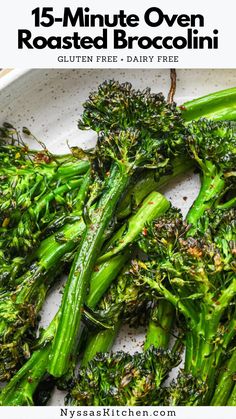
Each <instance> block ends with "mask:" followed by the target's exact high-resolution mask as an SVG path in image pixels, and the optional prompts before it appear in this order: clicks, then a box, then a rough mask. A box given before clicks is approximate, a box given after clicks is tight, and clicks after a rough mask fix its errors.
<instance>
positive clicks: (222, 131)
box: [187, 119, 236, 235]
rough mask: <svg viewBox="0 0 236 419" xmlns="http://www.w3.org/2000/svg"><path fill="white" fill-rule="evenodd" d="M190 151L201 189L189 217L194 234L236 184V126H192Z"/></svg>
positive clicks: (202, 122)
mask: <svg viewBox="0 0 236 419" xmlns="http://www.w3.org/2000/svg"><path fill="white" fill-rule="evenodd" d="M188 129H189V136H188V141H187V143H188V144H187V147H188V150H189V153H190V154H191V156H192V157H193V159H194V160H195V161H196V163H197V164H198V166H199V168H200V171H201V189H200V192H199V195H198V197H197V198H196V200H195V201H194V204H193V206H192V208H191V209H190V211H189V212H188V215H187V222H188V223H189V224H192V225H193V227H192V228H191V229H190V231H189V234H190V235H192V234H194V231H195V230H196V227H197V222H198V220H199V219H200V218H201V217H202V216H203V215H204V213H205V211H208V210H210V209H211V208H214V207H217V204H219V203H220V201H221V199H222V196H223V195H224V194H225V192H226V190H227V189H228V188H230V186H231V183H232V182H234V183H235V174H236V172H235V167H236V124H235V123H234V122H225V121H224V122H214V121H208V120H206V119H202V120H199V121H197V122H193V123H191V124H190V125H189V127H188Z"/></svg>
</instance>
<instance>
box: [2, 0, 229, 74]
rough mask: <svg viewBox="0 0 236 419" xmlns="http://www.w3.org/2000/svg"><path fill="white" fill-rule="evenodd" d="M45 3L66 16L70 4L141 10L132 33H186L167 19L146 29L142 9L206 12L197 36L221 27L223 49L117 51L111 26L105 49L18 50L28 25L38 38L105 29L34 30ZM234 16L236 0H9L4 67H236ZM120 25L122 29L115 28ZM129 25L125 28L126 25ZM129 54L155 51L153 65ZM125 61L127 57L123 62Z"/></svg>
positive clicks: (102, 10)
mask: <svg viewBox="0 0 236 419" xmlns="http://www.w3.org/2000/svg"><path fill="white" fill-rule="evenodd" d="M39 6H41V7H42V6H45V7H54V9H55V11H54V15H55V16H56V17H60V16H62V9H63V7H65V6H69V7H71V8H72V10H75V9H76V7H78V6H81V7H86V6H88V7H90V12H91V13H94V14H96V13H100V14H104V13H107V14H111V15H112V14H114V13H118V12H119V10H120V9H124V10H125V12H126V13H127V14H133V13H135V14H137V15H139V17H140V24H139V26H138V27H136V28H126V30H127V34H129V35H130V36H135V35H137V36H139V37H140V36H144V35H146V36H149V37H151V38H153V37H155V36H163V37H164V36H167V35H170V36H179V35H180V36H185V34H186V32H187V28H180V27H179V26H178V25H177V24H175V26H174V27H173V28H169V27H168V26H167V25H166V24H165V23H163V24H162V25H161V26H160V27H158V28H151V27H148V26H147V25H146V24H145V23H144V19H143V15H144V12H145V11H146V10H147V9H148V8H149V7H152V6H156V7H159V8H161V9H162V10H163V12H164V13H166V14H168V15H169V16H171V15H172V14H188V15H189V14H198V13H199V14H202V15H204V17H205V27H204V28H198V27H197V28H196V29H198V30H199V35H202V36H212V35H213V34H212V31H213V30H214V29H218V30H219V35H218V36H219V49H218V50H207V49H205V50H190V49H183V50H174V49H173V50H165V49H161V50H159V49H154V48H150V49H148V50H143V49H140V48H138V47H136V48H133V49H132V50H126V49H122V50H113V49H112V44H113V42H112V41H113V36H112V34H113V29H114V28H110V29H109V31H110V35H109V39H110V43H109V49H107V50H96V49H89V50H84V49H77V50H75V49H70V50H62V51H60V50H50V49H43V50H36V49H33V50H32V49H31V50H28V49H23V50H18V49H17V37H18V35H17V32H18V29H20V28H21V29H30V30H31V31H32V32H33V34H34V36H38V35H42V36H46V37H49V36H66V35H68V36H69V35H72V33H73V32H74V31H78V32H79V34H80V35H81V36H85V35H90V36H92V37H94V36H97V35H99V34H100V32H101V28H99V27H96V28H79V27H75V28H72V27H68V28H63V27H62V25H61V24H60V23H55V24H54V25H53V26H52V27H50V28H43V27H41V28H35V27H34V18H33V16H32V15H31V11H32V10H33V9H34V8H35V7H39ZM235 15H236V2H235V0H227V1H224V2H222V1H221V2H220V1H217V2H216V1H212V0H198V1H197V2H193V1H189V0H178V1H176V0H168V1H166V0H158V1H156V0H155V1H154V0H139V1H138V0H129V1H127V0H119V2H112V1H109V0H99V1H98V2H95V1H92V0H86V1H84V0H81V1H79V2H78V1H76V0H67V1H66V0H21V1H16V0H7V1H4V2H3V1H2V2H1V6H0V67H2V68H4V67H5V68H9V67H19V68H27V67H33V68H43V67H44V68H45V67H47V68H50V67H52V68H55V67H58V68H63V67H65V68H66V67H67V68H68V67H71V68H73V67H78V68H79V67H80V68H81V67H83V68H86V67H90V68H91V67H93V68H95V67H97V68H99V67H100V68H101V67H106V68H111V67H112V68H115V67H116V68H129V67H133V68H134V67H135V68H144V67H145V68H170V67H173V66H174V67H175V68H236V54H235V47H234V42H235V38H236V37H235V33H236V25H235ZM117 29H119V28H118V27H117ZM123 29H125V28H123ZM58 55H63V56H70V55H94V56H95V57H96V55H118V63H96V62H95V60H94V62H93V63H92V64H91V63H59V62H58V61H57V57H58ZM127 55H132V56H134V55H137V56H140V55H141V56H143V55H153V56H154V60H153V62H152V63H140V62H139V63H127V62H126V56H127ZM158 55H160V56H162V55H179V62H178V63H175V64H174V65H173V64H170V63H169V62H167V63H163V62H160V63H158V62H157V60H156V57H157V56H158ZM121 59H123V61H121Z"/></svg>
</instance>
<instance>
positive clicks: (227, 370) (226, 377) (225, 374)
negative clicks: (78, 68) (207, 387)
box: [210, 349, 236, 406]
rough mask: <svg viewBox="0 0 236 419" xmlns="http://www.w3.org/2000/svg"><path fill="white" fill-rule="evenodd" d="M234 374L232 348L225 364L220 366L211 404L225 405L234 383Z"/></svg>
mask: <svg viewBox="0 0 236 419" xmlns="http://www.w3.org/2000/svg"><path fill="white" fill-rule="evenodd" d="M235 374H236V351H235V349H234V350H233V353H232V355H231V357H230V359H229V360H228V362H227V363H226V365H223V366H222V373H221V375H220V377H219V380H218V383H217V386H216V390H215V392H214V395H213V398H212V400H211V403H210V405H211V406H226V404H227V402H228V399H229V396H230V394H231V392H232V390H233V387H234V384H235Z"/></svg>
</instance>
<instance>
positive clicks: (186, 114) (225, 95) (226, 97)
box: [180, 87, 236, 121]
mask: <svg viewBox="0 0 236 419" xmlns="http://www.w3.org/2000/svg"><path fill="white" fill-rule="evenodd" d="M180 109H181V111H182V115H183V118H184V119H185V120H186V121H192V120H196V119H199V118H202V117H204V118H209V119H211V120H215V121H219V120H220V121H223V120H230V121H233V120H235V119H236V87H232V88H230V89H226V90H221V91H219V92H215V93H211V94H209V95H206V96H203V97H200V98H197V99H193V100H190V101H189V102H185V103H183V105H181V106H180Z"/></svg>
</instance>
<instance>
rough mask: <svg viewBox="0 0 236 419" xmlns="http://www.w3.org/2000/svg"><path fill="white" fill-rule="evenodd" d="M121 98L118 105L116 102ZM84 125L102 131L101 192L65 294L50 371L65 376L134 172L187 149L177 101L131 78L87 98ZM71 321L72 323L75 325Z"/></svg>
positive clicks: (98, 153) (97, 159)
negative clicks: (106, 240)
mask: <svg viewBox="0 0 236 419" xmlns="http://www.w3.org/2000/svg"><path fill="white" fill-rule="evenodd" d="M114 104H115V106H114ZM79 127H80V128H83V129H88V128H90V129H91V128H92V129H94V130H96V131H97V132H100V134H99V137H98V142H97V145H96V149H95V155H94V161H93V167H94V170H95V169H96V170H97V172H96V173H100V183H101V186H100V188H99V189H100V191H99V193H100V194H101V196H100V198H99V201H98V203H97V205H96V208H95V209H94V211H93V212H92V213H90V214H89V217H90V222H89V224H87V228H86V231H85V233H84V236H83V238H82V242H81V246H80V249H79V251H78V253H77V254H76V256H75V259H74V262H73V265H72V269H71V272H70V275H69V278H68V281H67V284H66V287H65V291H64V294H63V299H62V304H61V308H60V314H59V325H58V330H57V333H56V336H55V339H54V341H53V345H52V352H51V355H50V363H49V368H48V370H49V372H50V373H51V374H52V375H54V376H56V377H59V376H61V375H63V374H64V373H65V372H66V370H67V369H68V363H69V358H70V354H71V352H72V348H73V346H74V345H75V341H76V337H77V334H78V330H79V325H80V319H81V305H82V304H83V301H84V300H85V296H86V290H87V287H88V284H89V280H90V277H91V273H92V270H93V268H94V265H95V263H96V262H95V261H96V259H97V257H98V255H99V253H100V250H101V247H102V245H103V233H104V231H105V229H106V228H107V226H108V224H109V222H110V221H111V219H112V218H113V216H114V213H115V208H116V205H117V203H118V201H119V199H120V197H121V195H122V194H123V193H124V191H125V190H126V188H127V185H128V183H129V180H130V177H131V176H132V175H133V174H134V173H135V172H137V170H140V169H143V168H145V167H146V168H150V169H155V170H158V169H159V170H160V171H161V173H163V171H164V170H165V168H166V166H169V165H170V164H171V161H170V159H171V158H173V157H174V156H176V155H178V154H179V153H181V152H183V149H184V135H185V129H184V127H183V123H182V120H181V118H180V115H179V113H178V112H177V111H176V109H175V107H174V106H170V105H167V104H166V103H165V101H164V98H163V96H162V95H160V94H159V95H155V94H151V93H150V91H149V90H146V91H144V92H140V91H135V90H134V89H132V87H131V85H130V84H128V83H125V84H119V83H118V82H113V81H112V82H108V83H104V84H103V85H101V86H100V87H99V89H98V91H97V92H95V93H92V94H91V95H90V98H89V100H88V101H87V102H86V103H85V104H84V113H83V117H82V121H81V122H80V123H79ZM69 325H70V326H69Z"/></svg>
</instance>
